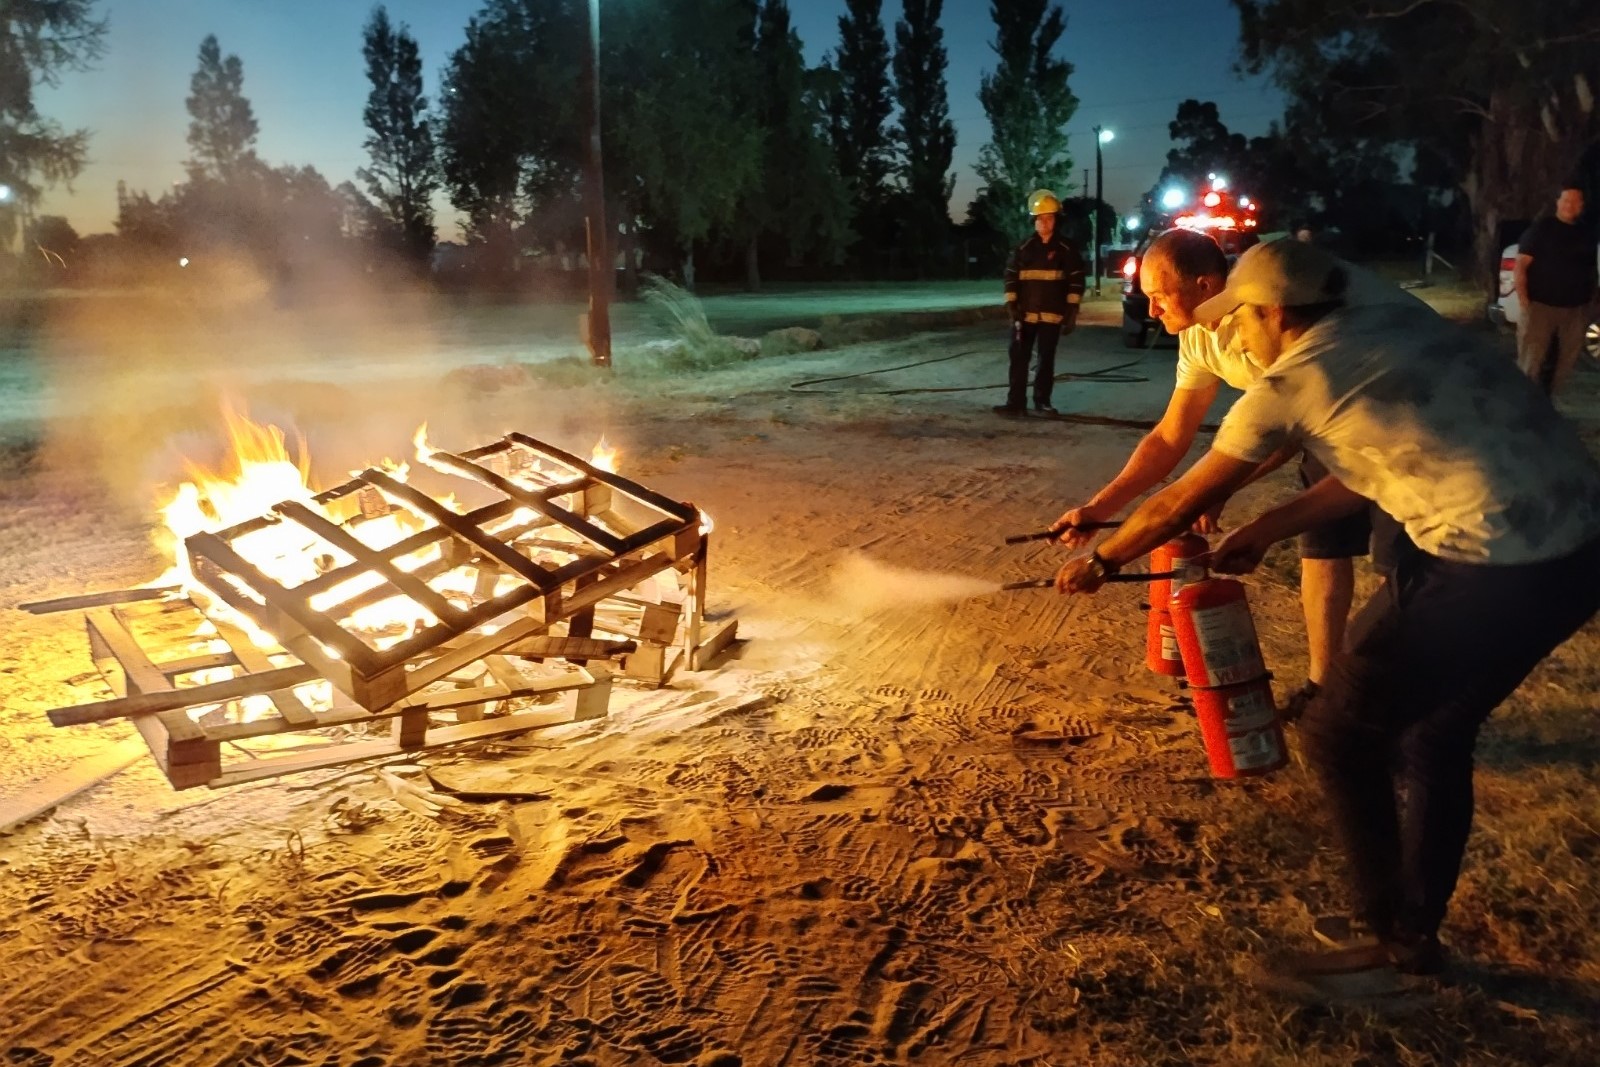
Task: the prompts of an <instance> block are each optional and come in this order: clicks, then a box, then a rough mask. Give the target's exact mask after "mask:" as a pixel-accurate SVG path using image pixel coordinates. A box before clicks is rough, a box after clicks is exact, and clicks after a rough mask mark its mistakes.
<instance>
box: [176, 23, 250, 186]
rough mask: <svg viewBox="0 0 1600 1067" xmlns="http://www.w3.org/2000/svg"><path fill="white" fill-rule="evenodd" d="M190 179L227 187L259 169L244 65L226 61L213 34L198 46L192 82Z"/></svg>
mask: <svg viewBox="0 0 1600 1067" xmlns="http://www.w3.org/2000/svg"><path fill="white" fill-rule="evenodd" d="M186 104H187V106H188V108H189V151H190V152H191V153H192V154H191V156H190V158H189V163H188V167H189V175H190V177H191V178H192V179H200V178H211V179H214V180H216V181H220V182H224V183H226V182H228V181H230V180H232V179H235V178H237V177H239V176H240V175H241V174H242V173H243V172H244V171H246V170H248V169H249V168H251V167H252V166H254V165H255V164H256V162H257V161H256V148H255V146H256V133H257V130H258V128H257V125H256V117H255V112H254V110H253V109H252V108H251V107H250V101H249V100H247V99H245V96H244V64H243V63H241V62H240V61H239V57H238V56H228V57H227V58H226V59H224V58H223V55H222V48H221V46H219V45H218V44H217V38H216V35H215V34H210V35H208V36H207V37H206V39H205V40H204V41H201V42H200V67H199V69H198V70H196V71H195V72H194V76H193V77H192V78H190V79H189V98H188V100H187V101H186Z"/></svg>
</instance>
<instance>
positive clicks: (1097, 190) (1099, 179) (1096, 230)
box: [1089, 126, 1116, 296]
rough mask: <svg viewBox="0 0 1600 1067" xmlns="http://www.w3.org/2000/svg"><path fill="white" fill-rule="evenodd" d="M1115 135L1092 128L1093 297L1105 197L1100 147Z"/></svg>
mask: <svg viewBox="0 0 1600 1067" xmlns="http://www.w3.org/2000/svg"><path fill="white" fill-rule="evenodd" d="M1115 136H1116V134H1114V133H1112V132H1111V131H1110V130H1107V129H1102V128H1101V127H1099V126H1096V127H1095V128H1094V207H1093V208H1092V209H1091V210H1090V212H1089V217H1090V219H1092V220H1093V221H1091V222H1090V224H1089V229H1090V231H1091V234H1090V239H1091V240H1092V241H1093V242H1094V295H1095V296H1099V295H1100V201H1101V199H1102V197H1103V196H1104V195H1105V190H1104V182H1105V163H1104V161H1103V160H1102V159H1101V156H1100V146H1101V145H1104V144H1109V143H1110V141H1111V139H1112V138H1113V137H1115Z"/></svg>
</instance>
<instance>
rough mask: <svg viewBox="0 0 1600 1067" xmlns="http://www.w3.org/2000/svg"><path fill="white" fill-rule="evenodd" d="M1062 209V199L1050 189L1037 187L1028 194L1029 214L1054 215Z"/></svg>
mask: <svg viewBox="0 0 1600 1067" xmlns="http://www.w3.org/2000/svg"><path fill="white" fill-rule="evenodd" d="M1060 210H1061V199H1060V198H1059V197H1058V196H1056V194H1055V193H1052V192H1051V191H1050V190H1048V189H1035V190H1034V191H1033V192H1032V193H1030V194H1029V196H1028V214H1030V215H1054V214H1055V213H1056V212H1058V211H1060Z"/></svg>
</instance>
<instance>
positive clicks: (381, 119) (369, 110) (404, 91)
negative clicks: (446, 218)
mask: <svg viewBox="0 0 1600 1067" xmlns="http://www.w3.org/2000/svg"><path fill="white" fill-rule="evenodd" d="M362 54H363V55H364V56H365V57H366V61H367V80H368V81H369V82H371V83H372V91H371V93H369V94H368V96H367V106H366V109H365V111H363V113H362V117H363V119H364V120H365V121H366V125H367V129H368V130H370V131H371V134H370V135H369V136H368V137H367V140H366V142H365V145H364V147H365V148H366V150H367V154H368V156H369V157H370V158H371V160H372V165H371V166H370V167H362V168H360V169H358V170H357V171H356V177H358V178H360V179H361V181H362V182H363V183H364V184H365V185H366V187H367V192H368V193H369V194H370V195H371V196H372V198H373V199H374V200H375V201H376V202H377V204H378V207H379V210H380V212H381V214H382V217H383V219H384V220H385V223H386V226H385V228H386V229H387V230H389V231H390V233H389V236H390V240H391V242H392V243H393V245H394V246H395V247H396V248H397V249H399V250H400V251H402V252H403V253H404V254H405V255H406V256H407V257H408V258H409V259H411V260H412V261H413V262H416V263H419V264H421V263H426V262H427V259H428V256H429V255H430V254H431V253H432V251H433V244H434V239H435V232H434V225H433V194H434V191H435V190H437V189H438V188H439V170H438V164H437V162H436V161H435V159H434V150H433V131H432V129H431V127H430V125H429V121H428V118H427V113H428V99H427V97H426V96H424V95H423V92H422V58H421V56H420V54H419V53H418V49H417V41H416V38H414V37H412V36H411V33H410V31H409V30H408V29H407V28H406V27H405V26H404V25H402V26H401V27H400V29H399V30H398V31H396V30H395V29H394V27H393V26H392V25H391V24H390V22H389V13H388V12H387V11H386V10H385V9H384V8H382V7H379V8H377V9H376V10H374V11H373V13H372V17H371V19H369V20H368V22H367V25H366V28H365V30H364V31H363V47H362Z"/></svg>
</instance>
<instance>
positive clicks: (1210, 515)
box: [1193, 501, 1226, 534]
mask: <svg viewBox="0 0 1600 1067" xmlns="http://www.w3.org/2000/svg"><path fill="white" fill-rule="evenodd" d="M1225 504H1226V501H1224V502H1223V503H1222V504H1218V505H1217V506H1216V507H1214V508H1212V509H1211V510H1210V511H1208V512H1206V513H1205V514H1204V515H1201V516H1200V517H1199V518H1198V519H1196V520H1194V527H1193V529H1194V532H1195V533H1197V534H1218V533H1221V532H1222V509H1223V507H1224V506H1225Z"/></svg>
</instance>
